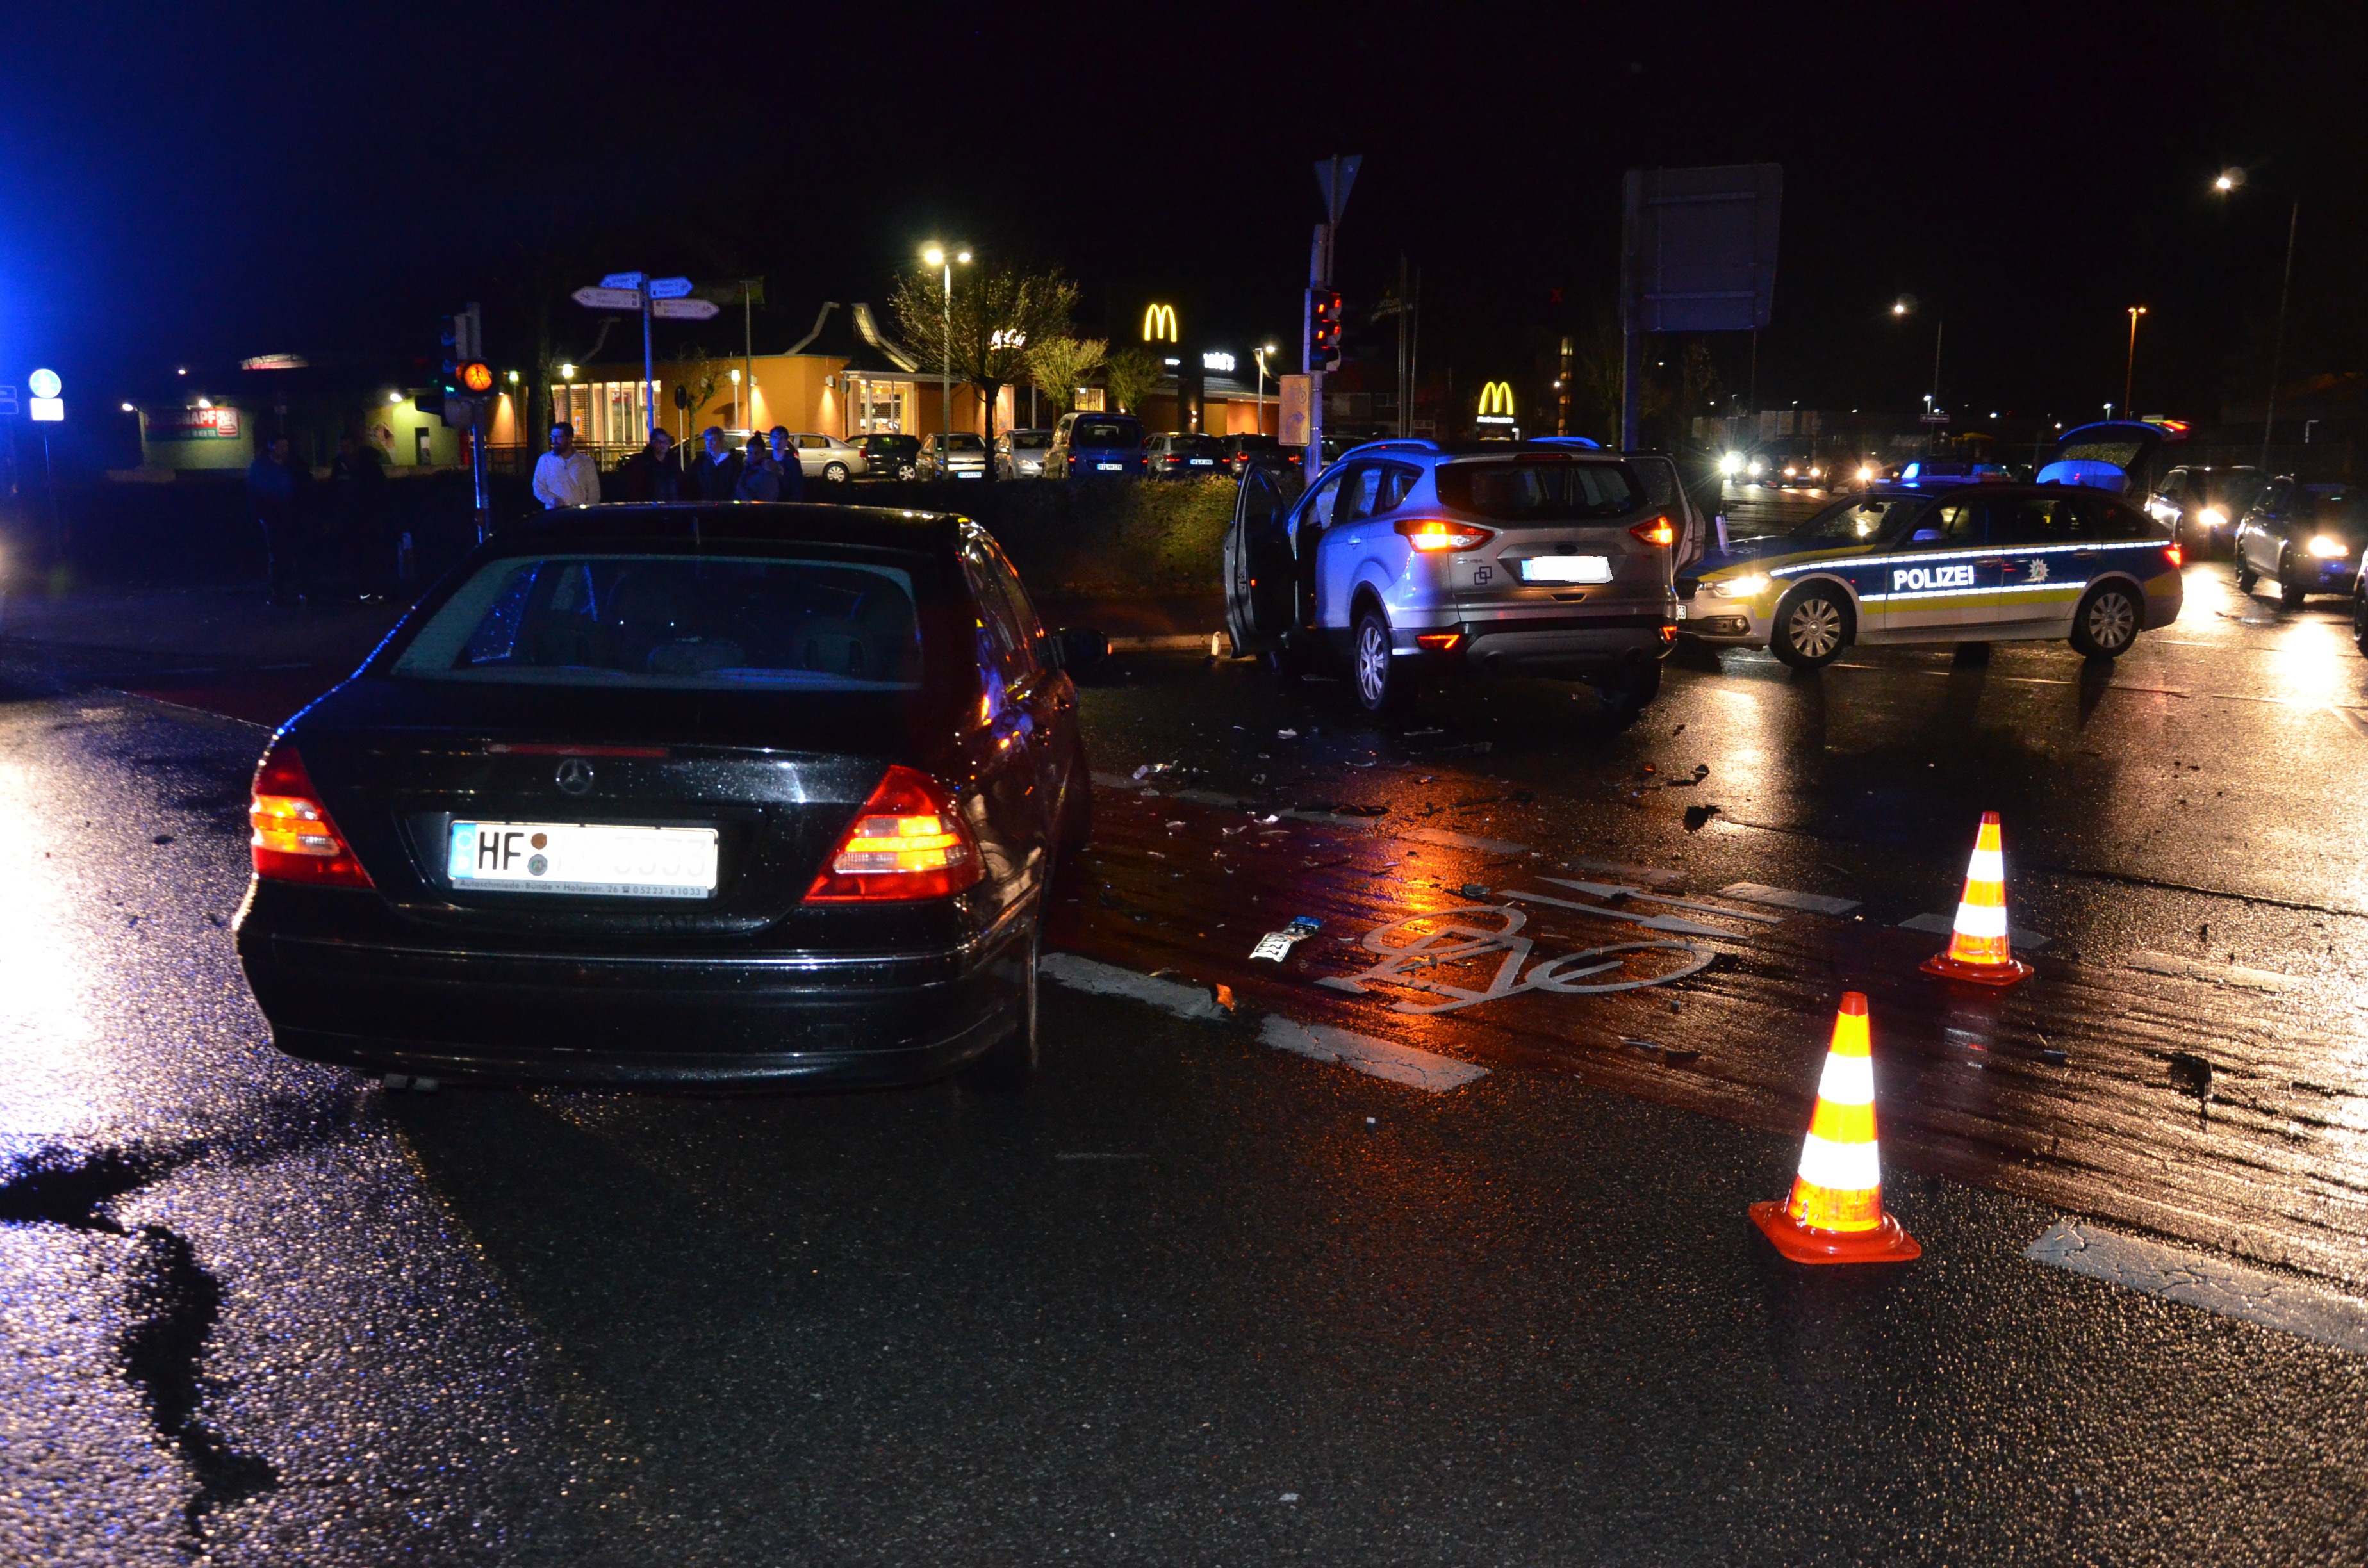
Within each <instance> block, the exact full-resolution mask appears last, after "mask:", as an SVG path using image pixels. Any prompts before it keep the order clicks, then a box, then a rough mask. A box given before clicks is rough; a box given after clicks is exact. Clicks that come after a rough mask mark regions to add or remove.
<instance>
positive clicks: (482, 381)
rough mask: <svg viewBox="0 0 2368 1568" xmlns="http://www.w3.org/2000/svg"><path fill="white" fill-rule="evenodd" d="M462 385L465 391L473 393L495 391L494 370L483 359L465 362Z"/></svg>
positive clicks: (462, 366)
mask: <svg viewBox="0 0 2368 1568" xmlns="http://www.w3.org/2000/svg"><path fill="white" fill-rule="evenodd" d="M461 387H462V389H463V390H464V391H468V392H491V391H493V390H494V368H493V367H492V366H491V365H488V364H486V363H485V362H484V360H483V359H470V360H466V361H463V362H462V364H461Z"/></svg>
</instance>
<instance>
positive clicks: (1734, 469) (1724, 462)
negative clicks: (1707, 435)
mask: <svg viewBox="0 0 2368 1568" xmlns="http://www.w3.org/2000/svg"><path fill="white" fill-rule="evenodd" d="M1718 472H1721V473H1741V472H1743V454H1742V453H1741V452H1729V453H1727V454H1726V455H1725V457H1723V458H1721V459H1719V460H1718Z"/></svg>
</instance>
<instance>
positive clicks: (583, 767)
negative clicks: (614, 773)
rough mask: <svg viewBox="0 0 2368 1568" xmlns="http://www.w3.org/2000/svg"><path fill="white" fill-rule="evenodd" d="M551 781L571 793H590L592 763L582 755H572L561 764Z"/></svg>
mask: <svg viewBox="0 0 2368 1568" xmlns="http://www.w3.org/2000/svg"><path fill="white" fill-rule="evenodd" d="M551 781H552V783H554V784H556V785H558V786H559V787H560V789H562V790H564V791H566V792H567V793H568V794H570V795H583V794H588V793H590V792H591V789H592V765H591V764H590V763H588V762H586V761H585V760H584V759H583V758H582V757H580V756H571V757H569V758H568V759H567V760H566V761H564V762H563V763H561V764H560V765H559V771H558V772H557V773H555V774H553V775H552V779H551Z"/></svg>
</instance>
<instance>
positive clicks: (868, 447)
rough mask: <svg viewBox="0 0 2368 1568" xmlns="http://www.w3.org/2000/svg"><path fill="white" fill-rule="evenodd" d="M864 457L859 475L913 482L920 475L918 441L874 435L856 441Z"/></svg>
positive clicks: (916, 437) (857, 448) (912, 438)
mask: <svg viewBox="0 0 2368 1568" xmlns="http://www.w3.org/2000/svg"><path fill="white" fill-rule="evenodd" d="M855 449H856V450H857V451H860V452H861V453H862V454H863V467H862V469H861V471H860V472H863V473H864V474H866V475H868V476H869V477H871V478H873V479H915V478H917V477H919V475H920V472H921V438H920V437H918V436H898V435H892V434H889V433H886V432H874V433H873V434H871V435H869V436H863V437H858V438H857V440H856V443H855Z"/></svg>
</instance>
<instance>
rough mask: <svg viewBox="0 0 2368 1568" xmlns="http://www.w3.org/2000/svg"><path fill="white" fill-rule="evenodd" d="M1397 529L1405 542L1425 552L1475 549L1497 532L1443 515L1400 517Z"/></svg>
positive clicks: (1492, 537) (1494, 536)
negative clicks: (1454, 520)
mask: <svg viewBox="0 0 2368 1568" xmlns="http://www.w3.org/2000/svg"><path fill="white" fill-rule="evenodd" d="M1397 530H1398V532H1400V533H1402V534H1404V535H1405V536H1406V542H1407V543H1408V544H1411V545H1413V546H1414V547H1415V548H1416V549H1417V550H1418V551H1422V552H1424V553H1425V554H1431V553H1433V552H1436V551H1442V550H1477V549H1479V548H1480V547H1481V546H1482V545H1484V544H1486V543H1487V542H1488V541H1489V540H1492V539H1494V538H1496V537H1497V536H1496V535H1495V534H1494V533H1492V532H1490V531H1489V530H1488V529H1486V528H1474V527H1473V526H1472V525H1471V524H1470V523H1451V522H1449V521H1448V520H1447V519H1446V518H1444V517H1400V518H1399V519H1398V521H1397Z"/></svg>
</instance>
